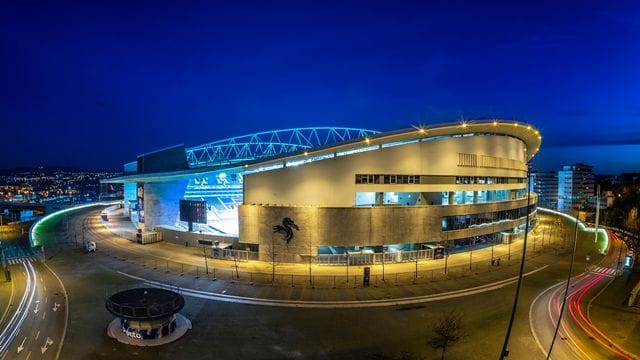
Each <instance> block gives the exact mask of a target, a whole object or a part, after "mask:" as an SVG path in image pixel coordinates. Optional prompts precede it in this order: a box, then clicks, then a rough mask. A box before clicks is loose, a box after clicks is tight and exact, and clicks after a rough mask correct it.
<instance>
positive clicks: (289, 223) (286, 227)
mask: <svg viewBox="0 0 640 360" xmlns="http://www.w3.org/2000/svg"><path fill="white" fill-rule="evenodd" d="M293 229H296V230H298V231H299V230H300V228H298V225H296V224H295V223H294V222H293V220H291V218H288V217H286V218H284V219H282V225H274V226H273V233H274V234H275V233H280V234H283V235H284V239H285V240H286V241H287V244H288V243H289V241H290V240H291V239H292V238H293Z"/></svg>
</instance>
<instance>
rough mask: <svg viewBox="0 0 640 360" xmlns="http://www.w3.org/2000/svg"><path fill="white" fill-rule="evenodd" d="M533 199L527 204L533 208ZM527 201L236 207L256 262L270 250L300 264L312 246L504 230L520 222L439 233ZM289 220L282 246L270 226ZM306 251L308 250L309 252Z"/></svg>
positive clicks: (268, 256)
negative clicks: (460, 218)
mask: <svg viewBox="0 0 640 360" xmlns="http://www.w3.org/2000/svg"><path fill="white" fill-rule="evenodd" d="M535 201H536V198H535V197H534V198H533V199H532V203H535ZM526 204H527V200H526V199H523V200H517V201H506V202H499V203H488V204H473V205H452V206H446V205H445V206H435V205H434V206H376V207H362V208H360V207H344V208H340V207H317V206H296V207H283V206H259V205H241V206H240V207H239V209H238V210H239V218H240V239H241V241H242V242H243V243H249V244H258V245H259V251H260V259H261V260H265V261H269V260H270V259H271V256H272V255H271V253H272V249H273V250H274V252H275V253H276V254H277V255H278V258H279V260H278V261H300V259H301V256H305V255H308V254H309V250H311V254H312V255H317V246H321V245H322V246H359V245H383V244H399V243H422V242H437V241H443V240H454V239H459V238H466V237H470V236H477V235H483V234H490V233H493V232H495V231H501V230H509V229H512V228H513V227H515V226H518V225H521V224H523V223H524V221H523V220H514V221H510V222H503V223H501V224H500V225H497V226H495V227H492V226H488V227H479V228H472V229H465V230H457V231H449V232H446V233H445V232H443V231H442V217H443V216H449V215H463V214H474V213H482V212H492V211H500V210H506V209H514V208H519V207H524V206H526ZM285 217H289V218H291V219H292V220H293V221H294V222H295V223H296V225H298V227H299V228H300V230H298V231H296V230H293V232H294V236H293V238H292V239H291V240H290V241H289V243H287V242H286V241H285V240H283V235H282V234H279V233H275V234H274V232H273V226H274V225H279V224H282V220H283V218H285ZM310 248H311V249H310Z"/></svg>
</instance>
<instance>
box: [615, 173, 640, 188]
mask: <svg viewBox="0 0 640 360" xmlns="http://www.w3.org/2000/svg"><path fill="white" fill-rule="evenodd" d="M619 178H620V183H621V184H622V185H628V186H637V185H640V173H639V172H635V171H634V172H627V173H622V174H620V176H619Z"/></svg>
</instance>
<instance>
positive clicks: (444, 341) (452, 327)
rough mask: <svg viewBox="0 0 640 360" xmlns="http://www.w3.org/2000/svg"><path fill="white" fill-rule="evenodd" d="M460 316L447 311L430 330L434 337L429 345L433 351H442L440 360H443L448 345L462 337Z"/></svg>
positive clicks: (458, 313) (454, 312)
mask: <svg viewBox="0 0 640 360" xmlns="http://www.w3.org/2000/svg"><path fill="white" fill-rule="evenodd" d="M462 316H463V314H462V313H460V312H457V311H455V310H452V311H449V312H448V313H446V314H444V316H443V317H442V319H441V320H440V322H439V323H437V324H436V325H435V326H434V327H433V329H432V331H433V333H434V336H433V337H432V338H431V340H430V341H429V343H430V345H431V347H432V348H434V349H442V357H441V359H444V354H445V352H446V351H447V347H449V346H450V343H454V342H456V341H458V340H460V339H461V338H462V337H463V336H464V334H463V332H462Z"/></svg>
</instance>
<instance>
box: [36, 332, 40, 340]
mask: <svg viewBox="0 0 640 360" xmlns="http://www.w3.org/2000/svg"><path fill="white" fill-rule="evenodd" d="M39 336H40V330H38V332H37V333H36V340H38V337H39Z"/></svg>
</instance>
